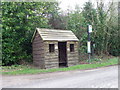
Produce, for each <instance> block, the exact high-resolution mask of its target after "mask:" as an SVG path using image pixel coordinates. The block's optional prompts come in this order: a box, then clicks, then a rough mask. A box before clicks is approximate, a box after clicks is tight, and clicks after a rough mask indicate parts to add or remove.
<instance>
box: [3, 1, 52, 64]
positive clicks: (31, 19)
mask: <svg viewBox="0 0 120 90" xmlns="http://www.w3.org/2000/svg"><path fill="white" fill-rule="evenodd" d="M51 6H54V3H52V2H3V3H2V31H3V32H2V33H3V36H2V44H3V48H2V51H3V65H12V64H19V63H20V61H21V60H29V59H31V51H32V47H31V38H32V35H33V32H34V30H35V28H36V27H41V28H50V25H48V15H49V13H50V12H52V11H53V10H51V8H49V7H51Z"/></svg>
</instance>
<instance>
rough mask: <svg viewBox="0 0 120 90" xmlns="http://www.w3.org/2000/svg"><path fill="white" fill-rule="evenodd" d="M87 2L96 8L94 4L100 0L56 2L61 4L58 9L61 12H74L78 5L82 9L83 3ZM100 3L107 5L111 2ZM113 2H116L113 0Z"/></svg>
mask: <svg viewBox="0 0 120 90" xmlns="http://www.w3.org/2000/svg"><path fill="white" fill-rule="evenodd" d="M87 1H91V2H92V3H93V5H94V7H96V2H97V1H100V0H58V2H61V3H60V5H59V7H60V8H61V10H63V11H66V10H67V9H68V8H69V9H71V10H74V8H75V5H76V4H78V5H79V6H80V7H81V8H82V7H83V5H84V3H85V2H87ZM102 1H103V2H105V3H108V2H109V1H112V0H102ZM113 1H115V2H116V1H117V0H113Z"/></svg>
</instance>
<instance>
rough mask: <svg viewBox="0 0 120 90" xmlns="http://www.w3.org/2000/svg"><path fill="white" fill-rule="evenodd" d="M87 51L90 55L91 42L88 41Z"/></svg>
mask: <svg viewBox="0 0 120 90" xmlns="http://www.w3.org/2000/svg"><path fill="white" fill-rule="evenodd" d="M87 47H88V48H87V51H88V53H91V42H90V41H88V42H87Z"/></svg>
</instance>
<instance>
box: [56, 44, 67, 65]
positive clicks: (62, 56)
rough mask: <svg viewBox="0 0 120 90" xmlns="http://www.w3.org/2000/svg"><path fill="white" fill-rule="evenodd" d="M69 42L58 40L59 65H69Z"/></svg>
mask: <svg viewBox="0 0 120 90" xmlns="http://www.w3.org/2000/svg"><path fill="white" fill-rule="evenodd" d="M66 44H67V43H66V42H58V51H59V67H67V47H66V46H67V45H66Z"/></svg>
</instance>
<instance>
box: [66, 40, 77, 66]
mask: <svg viewBox="0 0 120 90" xmlns="http://www.w3.org/2000/svg"><path fill="white" fill-rule="evenodd" d="M70 44H74V52H70ZM78 54H79V53H78V42H75V41H73V42H72V41H68V42H67V58H68V66H74V65H77V64H78V59H79V57H78Z"/></svg>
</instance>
